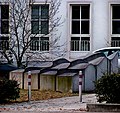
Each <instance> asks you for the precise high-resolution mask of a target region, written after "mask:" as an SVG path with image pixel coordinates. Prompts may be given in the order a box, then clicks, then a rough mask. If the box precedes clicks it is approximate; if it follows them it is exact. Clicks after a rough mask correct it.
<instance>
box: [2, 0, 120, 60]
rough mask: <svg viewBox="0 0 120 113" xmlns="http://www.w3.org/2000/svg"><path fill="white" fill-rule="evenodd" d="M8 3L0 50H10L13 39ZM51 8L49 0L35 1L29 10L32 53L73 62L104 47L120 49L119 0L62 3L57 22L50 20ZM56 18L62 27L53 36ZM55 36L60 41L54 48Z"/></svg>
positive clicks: (3, 17)
mask: <svg viewBox="0 0 120 113" xmlns="http://www.w3.org/2000/svg"><path fill="white" fill-rule="evenodd" d="M22 1H23V0H22ZM53 1H54V0H53ZM9 2H10V1H8V3H1V4H0V50H1V51H2V50H4V49H6V50H9V46H10V43H9V40H11V38H14V36H13V37H12V35H11V30H10V28H9V26H10V24H11V23H10V22H11V21H10V20H11V18H10V17H11V16H9V14H10V13H9V12H10V11H11V10H10V6H9V4H10V3H9ZM50 9H51V4H50V1H49V0H48V3H47V4H45V0H35V2H34V3H33V4H32V5H31V7H30V12H31V13H30V15H29V16H30V20H29V21H30V27H29V29H30V30H31V34H32V35H33V36H32V35H30V37H29V39H30V40H32V41H31V44H30V45H29V46H30V47H29V51H32V52H31V54H36V53H37V56H38V54H41V52H42V53H45V55H46V56H47V57H46V58H48V59H49V60H51V59H52V60H53V59H54V58H56V59H57V58H60V57H64V58H66V59H68V60H74V59H78V58H81V57H83V56H86V55H88V54H89V53H91V52H92V51H94V50H96V49H99V48H102V47H107V46H113V47H119V46H120V0H61V1H60V5H59V8H58V10H57V13H56V14H55V15H54V16H55V17H53V18H54V19H50V17H49V15H50ZM57 17H58V18H59V17H60V21H59V22H60V23H61V25H58V27H57V30H53V31H52V33H50V32H49V31H50V30H52V29H51V28H52V20H54V21H55V19H56V18H57ZM21 22H22V21H21ZM56 22H57V21H56ZM53 23H55V22H53ZM53 25H54V24H53ZM28 26H29V25H28ZM55 28H56V27H55ZM48 34H49V35H48ZM55 37H59V40H57V43H56V44H55V46H54V48H52V46H51V43H52V41H53V40H54V38H55ZM57 47H59V48H58V49H57ZM57 53H61V55H58V54H57ZM1 58H2V57H1ZM39 58H40V57H39ZM39 58H38V59H39ZM33 59H34V60H35V57H33Z"/></svg>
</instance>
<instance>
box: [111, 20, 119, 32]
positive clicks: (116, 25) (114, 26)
mask: <svg viewBox="0 0 120 113" xmlns="http://www.w3.org/2000/svg"><path fill="white" fill-rule="evenodd" d="M112 33H113V34H120V21H113V22H112Z"/></svg>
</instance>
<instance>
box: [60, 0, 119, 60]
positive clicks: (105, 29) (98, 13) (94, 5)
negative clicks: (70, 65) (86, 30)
mask: <svg viewBox="0 0 120 113" xmlns="http://www.w3.org/2000/svg"><path fill="white" fill-rule="evenodd" d="M68 3H71V4H72V3H79V4H82V3H88V4H89V3H90V6H91V51H93V50H96V49H99V48H102V47H106V46H108V43H107V41H110V3H114V4H116V3H120V0H62V4H61V6H60V12H59V15H62V18H63V19H64V20H65V22H64V23H63V25H62V27H61V28H60V30H59V31H60V32H61V33H62V35H61V41H60V43H64V42H65V41H67V44H66V46H67V55H66V57H67V58H68V59H76V58H80V57H81V56H85V55H87V54H88V53H89V52H78V51H74V52H70V43H69V42H70V35H69V34H70V33H69V30H70V29H69V28H70V25H69V13H70V10H69V7H68Z"/></svg>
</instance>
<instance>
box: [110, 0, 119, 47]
mask: <svg viewBox="0 0 120 113" xmlns="http://www.w3.org/2000/svg"><path fill="white" fill-rule="evenodd" d="M113 5H120V1H119V2H118V1H110V2H109V26H108V27H109V41H108V43H109V46H112V44H111V43H112V37H119V38H120V34H112V7H113Z"/></svg>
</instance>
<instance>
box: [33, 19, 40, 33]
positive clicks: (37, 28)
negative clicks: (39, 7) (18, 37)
mask: <svg viewBox="0 0 120 113" xmlns="http://www.w3.org/2000/svg"><path fill="white" fill-rule="evenodd" d="M31 28H32V29H31V32H32V34H38V33H39V22H38V21H32V23H31Z"/></svg>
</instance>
